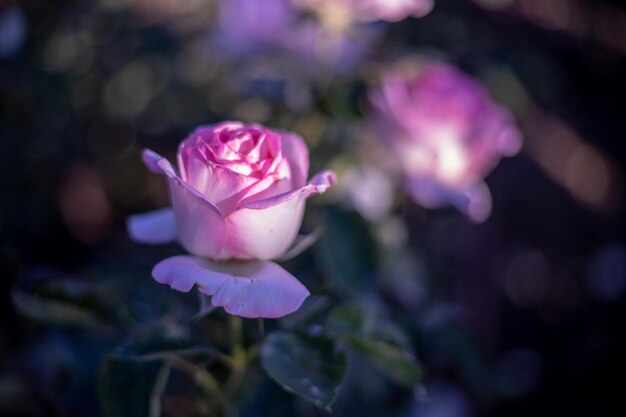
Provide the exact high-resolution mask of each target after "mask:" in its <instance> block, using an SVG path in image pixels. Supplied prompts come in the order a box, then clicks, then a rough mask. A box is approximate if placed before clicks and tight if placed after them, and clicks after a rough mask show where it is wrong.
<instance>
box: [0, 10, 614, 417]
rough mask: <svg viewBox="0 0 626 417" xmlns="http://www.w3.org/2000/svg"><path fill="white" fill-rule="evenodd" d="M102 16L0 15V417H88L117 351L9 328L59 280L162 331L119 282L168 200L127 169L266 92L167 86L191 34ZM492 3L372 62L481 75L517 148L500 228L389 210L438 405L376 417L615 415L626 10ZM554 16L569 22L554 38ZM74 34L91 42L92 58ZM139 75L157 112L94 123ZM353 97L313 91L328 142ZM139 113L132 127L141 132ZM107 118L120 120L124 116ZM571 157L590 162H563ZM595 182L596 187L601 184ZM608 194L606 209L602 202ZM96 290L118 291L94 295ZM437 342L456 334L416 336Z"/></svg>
mask: <svg viewBox="0 0 626 417" xmlns="http://www.w3.org/2000/svg"><path fill="white" fill-rule="evenodd" d="M96 3H97V2H90V1H44V0H39V1H24V2H19V3H15V2H7V1H4V2H0V13H1V12H2V11H3V10H9V9H10V8H12V7H16V6H15V5H16V4H19V6H18V7H19V8H20V10H21V11H22V12H23V16H24V18H25V26H26V35H25V39H24V43H23V45H22V46H21V48H19V50H18V51H16V52H15V53H13V54H11V55H10V56H4V57H0V170H1V171H0V172H1V175H0V297H2V300H0V414H2V415H67V416H90V415H94V416H96V415H101V414H100V411H98V408H97V406H96V404H97V401H98V400H97V390H96V382H95V380H96V375H97V372H98V362H99V358H100V357H101V355H102V354H103V353H104V352H105V351H106V350H108V349H109V348H110V346H112V344H114V343H115V342H116V340H118V339H119V335H117V334H115V333H114V332H113V333H111V332H104V333H97V332H93V331H85V330H82V329H81V328H80V327H79V328H70V329H69V330H68V329H67V328H66V327H64V326H59V325H52V326H47V325H41V324H39V322H38V321H37V320H33V318H32V317H26V316H25V315H24V314H23V313H19V312H18V309H17V308H16V307H15V298H14V297H15V296H14V294H15V291H16V290H18V291H20V292H28V291H31V290H33V289H35V288H39V286H40V285H41V283H42V282H52V281H54V280H61V281H63V282H65V281H68V280H69V281H71V285H72V287H71V288H72V291H76V292H78V293H80V294H86V295H85V297H87V298H86V300H87V301H86V302H87V303H89V302H90V301H89V297H90V296H91V294H92V293H91V292H90V291H96V290H93V288H91V287H89V286H90V285H92V284H93V283H94V282H97V283H98V287H97V288H98V289H97V291H99V294H100V296H101V295H102V294H107V295H109V296H111V297H113V298H114V299H115V300H116V302H117V303H119V304H125V303H127V302H129V301H128V297H131V296H132V297H133V298H132V299H133V300H135V301H134V302H136V303H137V305H134V306H133V307H132V308H131V307H129V310H132V311H131V312H129V313H128V315H129V316H133V315H135V316H139V315H140V316H142V317H143V318H144V319H146V318H149V317H157V316H158V315H159V314H160V313H159V311H162V310H159V308H157V307H155V306H150V305H149V304H150V302H151V301H152V300H154V299H155V298H153V296H152V295H149V294H151V293H143V292H142V291H140V290H138V289H137V288H135V287H134V284H133V280H144V281H148V271H149V269H150V266H151V265H152V264H153V263H154V261H156V260H158V259H160V258H162V257H163V254H167V253H171V252H172V251H176V249H173V248H171V247H170V248H165V249H153V248H145V247H137V245H134V244H132V243H131V242H130V241H129V240H128V238H127V237H126V234H125V228H124V224H125V217H126V216H127V215H128V214H130V213H135V212H141V211H146V210H149V209H152V208H155V207H160V206H162V205H164V204H165V203H166V201H167V197H166V194H165V189H164V187H163V184H161V182H160V181H159V179H158V178H152V177H150V175H149V174H148V173H147V172H145V170H144V169H143V167H142V166H141V164H140V161H139V157H138V155H139V150H140V149H141V148H142V147H151V148H154V149H157V150H159V151H161V152H165V153H167V154H168V156H171V155H172V154H173V152H174V151H175V147H176V144H177V143H178V142H179V141H180V140H181V138H183V137H184V136H185V134H186V133H187V132H189V131H190V130H191V129H193V127H194V126H196V125H198V124H200V123H210V122H215V121H217V120H222V119H233V118H245V117H246V115H248V113H246V111H247V110H246V109H247V108H244V109H243V110H242V109H241V108H238V106H239V105H240V103H244V102H245V103H249V100H250V97H255V96H257V95H258V96H260V97H262V98H263V99H264V100H265V99H267V97H266V96H264V95H263V94H262V93H263V92H262V91H261V92H259V91H252V92H249V91H248V92H241V91H235V92H227V93H223V92H219V91H218V92H215V93H214V92H213V91H215V90H216V89H219V85H220V84H223V83H224V80H226V81H228V80H227V78H225V77H228V71H226V72H224V71H222V72H220V70H216V72H214V73H213V74H214V75H213V76H212V78H211V77H209V78H208V79H207V80H206V81H202V82H200V83H195V84H194V83H186V82H184V81H180V79H177V78H176V77H175V76H173V75H172V74H171V73H170V72H171V71H173V70H172V68H173V66H172V67H171V68H170V69H167V68H166V67H167V66H164V65H163V63H164V62H165V63H168V62H169V63H172V62H174V60H175V57H176V56H177V54H178V53H179V51H180V50H181V48H183V47H184V46H185V45H186V42H188V41H189V39H191V38H192V35H193V33H194V32H193V31H190V32H185V31H182V32H177V31H172V30H171V27H168V20H167V18H162V17H158V18H156V17H149V16H148V17H146V16H144V15H142V14H141V13H138V12H135V11H133V10H130V9H122V10H119V11H116V12H110V11H104V10H102V9H100V8H99V7H98V6H97V4H96ZM482 3H483V4H487V3H488V2H487V1H483V2H482ZM491 3H494V4H495V3H503V4H504V3H514V4H513V5H512V6H507V7H505V8H503V9H502V10H493V9H490V8H485V7H481V6H480V5H478V4H477V3H473V2H470V1H462V0H457V1H452V0H449V1H444V0H441V1H438V2H437V5H436V8H435V11H434V12H433V13H431V14H430V15H429V16H427V17H425V18H423V19H408V20H405V21H403V22H400V23H396V24H392V25H389V27H388V28H387V29H386V33H385V38H384V40H383V44H384V45H387V47H386V48H384V47H380V48H379V49H377V50H376V51H375V52H374V53H373V58H372V59H375V60H384V59H389V58H393V57H394V56H397V55H401V54H403V53H405V52H414V51H426V52H427V53H431V54H435V55H436V56H443V57H445V58H446V59H447V60H449V61H451V62H453V63H455V64H456V65H458V66H459V67H460V68H462V69H464V70H465V71H467V72H469V73H471V74H474V75H475V76H476V77H478V78H480V79H481V80H483V81H484V82H485V83H486V85H487V86H488V87H489V88H490V90H491V91H492V93H493V95H494V96H495V97H496V98H497V99H498V100H500V101H501V102H503V103H504V104H507V105H509V106H510V107H511V109H512V110H513V111H514V113H515V115H516V116H517V118H518V120H519V123H520V126H521V129H522V131H523V134H524V136H525V139H526V146H525V148H524V150H523V151H522V153H521V154H520V155H519V156H516V157H514V158H509V159H507V160H504V161H503V162H502V163H501V164H500V165H499V166H498V168H497V169H496V170H495V171H494V172H493V174H492V175H491V176H490V177H489V178H488V179H487V182H488V184H489V186H490V188H491V190H492V193H493V195H494V212H493V214H492V216H491V218H490V219H489V220H488V221H487V222H485V223H484V224H481V225H474V224H470V223H469V222H467V220H465V219H464V218H463V217H462V216H461V215H459V214H457V213H455V212H454V211H452V210H438V211H431V212H426V211H424V210H420V209H418V208H416V207H415V206H414V205H412V204H410V203H404V205H403V207H402V208H401V212H400V213H401V215H402V217H403V219H404V222H405V225H406V227H407V230H408V231H409V234H408V236H409V238H408V242H407V243H406V247H405V250H406V251H407V252H408V253H415V254H418V255H416V256H418V257H419V260H420V262H421V263H422V264H423V265H424V269H425V270H426V271H428V272H427V274H428V277H429V278H428V279H427V280H426V281H427V282H428V285H427V287H428V294H429V295H428V297H426V299H425V300H422V301H420V303H421V304H420V306H419V308H415V309H412V308H405V307H397V306H394V303H396V302H397V300H395V299H394V297H393V296H388V302H389V304H390V305H391V307H390V309H391V310H392V311H393V312H394V313H393V314H395V315H396V316H397V317H398V318H399V319H400V320H401V321H402V322H403V323H404V324H405V326H406V327H407V328H408V329H410V331H411V332H412V338H413V339H414V340H415V343H416V346H417V348H418V356H419V357H420V359H421V360H422V362H423V363H424V364H425V369H426V375H427V377H426V380H425V389H426V390H427V391H428V392H432V393H435V394H436V395H437V398H440V399H442V400H441V401H431V402H428V401H426V402H422V403H420V402H419V401H418V402H416V403H415V404H413V403H411V402H410V401H409V402H407V400H406V399H404V400H402V401H399V400H398V401H394V400H393V399H392V400H386V401H387V402H384V401H383V402H381V404H379V405H378V406H377V407H380V408H375V407H374V408H372V410H389V412H390V413H391V412H392V411H391V410H393V412H394V413H396V414H397V415H419V416H421V415H425V416H435V415H442V416H465V415H478V416H482V415H484V416H507V417H508V416H528V415H533V416H556V415H567V416H621V415H626V407H625V401H624V389H625V388H626V386H625V384H624V379H623V375H625V374H626V366H625V364H626V361H625V360H624V352H625V351H626V337H625V332H624V324H625V323H624V318H625V317H626V311H625V310H626V300H625V294H626V243H625V239H626V235H625V232H626V230H625V222H624V215H625V210H624V201H623V192H624V182H623V173H624V167H625V166H626V160H625V158H626V152H625V146H626V145H625V144H626V141H625V140H624V139H625V138H626V114H625V113H624V112H625V110H624V109H626V77H625V76H624V75H625V74H626V9H624V5H623V4H621V3H620V2H617V1H615V2H608V1H587V2H583V1H579V2H576V1H571V2H567V1H541V0H535V1H532V0H529V1H521V0H520V1H517V2H495V1H494V2H491ZM563 4H565V5H566V6H563ZM505 6H506V4H505ZM563 7H565V9H564V8H563ZM563 10H566V11H567V13H568V14H566V16H570V18H569V20H568V19H565V20H563V19H561V18H559V16H563V14H562V13H565V12H563ZM554 16H556V17H554ZM563 22H565V23H563ZM567 22H569V23H567ZM572 22H575V23H572ZM67 33H73V34H74V35H73V36H75V38H71V40H70V41H69V43H67V44H65V45H64V46H63V47H61V48H60V49H59V50H60V51H61V52H58V51H59V50H55V49H54V47H53V46H51V44H53V42H61V41H58V39H59V38H55V36H59V34H61V35H63V34H67ZM83 33H90V34H91V35H90V36H92V40H91V41H90V42H89V43H87V44H81V42H83V40H81V39H82V38H81V37H80V36H83V35H81V34H83ZM190 33H191V34H190ZM76 34H78V35H76ZM0 36H1V35H0ZM55 39H57V40H56V41H55ZM62 39H67V38H62ZM72 48H74V49H72ZM51 51H52V52H51ZM55 51H56V52H55ZM55 53H56V55H55ZM134 59H141V60H144V61H143V62H145V63H147V65H148V67H149V68H151V69H153V70H154V71H155V72H154V73H153V74H152V77H153V84H152V88H153V90H154V89H158V94H153V96H152V98H151V99H149V100H148V102H147V104H145V103H142V102H141V97H139V98H137V97H138V96H133V97H126V98H124V97H123V98H122V99H126V100H127V101H129V102H130V104H128V106H127V108H125V107H124V106H122V110H119V106H118V107H116V106H115V105H113V106H110V105H108V104H107V100H108V99H107V94H109V95H111V94H112V95H114V94H115V91H113V92H110V91H111V89H112V88H113V89H114V88H115V87H110V86H109V87H107V86H108V85H109V84H108V83H110V82H111V80H112V79H113V78H114V77H115V76H116V74H118V71H119V70H120V68H122V67H124V66H125V65H127V64H128V63H129V62H131V63H132V61H133V60H134ZM239 64H241V63H239ZM142 68H143V67H142ZM163 68H164V69H163ZM135 69H136V68H135ZM132 71H133V70H132V69H131V72H132ZM168 71H169V72H168ZM139 73H140V74H141V72H140V70H139ZM350 77H351V76H349V75H348V76H344V79H339V80H335V81H333V82H334V83H335V84H334V85H335V86H336V87H337V88H335V89H329V90H323V89H321V87H319V85H314V87H313V91H314V94H313V96H314V97H315V98H316V100H314V104H313V109H307V110H306V111H308V112H320V113H322V114H323V115H324V117H326V118H328V119H329V120H331V121H334V122H335V123H337V124H339V125H341V124H342V123H345V124H348V123H352V121H353V119H356V120H358V119H359V117H360V116H359V115H358V107H359V105H358V102H359V100H360V98H359V97H360V93H359V92H360V91H361V89H362V82H361V81H354V79H358V76H355V77H354V79H351V78H350ZM226 83H227V82H226ZM313 84H315V82H313ZM355 84H356V85H357V87H356V89H355V90H354V91H356V93H354V94H355V98H354V99H353V100H352V101H350V102H349V103H348V106H350V105H352V106H354V108H355V109H357V110H355V114H356V115H355V116H346V115H345V113H343V112H341V111H337V110H335V109H334V108H333V106H329V105H328V102H332V101H333V100H334V99H333V97H332V94H333V93H332V92H329V91H331V90H332V91H335V92H336V94H337V95H342V94H343V95H345V94H346V93H345V92H346V91H348V93H347V94H348V95H349V94H352V92H353V90H352V89H353V88H354V85H355ZM155 86H156V87H155ZM257 87H258V86H257ZM107 88H109V90H107ZM342 89H344V90H342ZM107 91H109V92H108V93H107ZM153 92H154V91H153ZM211 94H214V95H215V96H211ZM220 94H222V95H220ZM343 95H342V97H343ZM207 97H208V98H207ZM328 97H330V98H328ZM114 99H119V97H118V98H116V97H115V96H114ZM133 100H139V102H133ZM338 100H339V99H338ZM268 101H270V102H271V100H269V99H268ZM215 102H217V103H218V104H219V105H217V106H216V105H214V104H212V103H215ZM114 104H115V103H114ZM134 106H135V107H134ZM137 106H139V107H141V106H143V110H141V111H139V112H135V109H136V108H137ZM270 108H271V109H272V111H273V112H274V113H272V114H276V113H277V112H282V114H283V116H281V117H278V116H274V115H270V116H267V117H266V118H265V120H259V121H261V122H263V123H266V124H268V125H276V126H278V127H283V128H291V127H293V124H291V122H290V120H294V119H295V118H297V116H299V114H298V112H299V111H294V110H289V109H284V108H282V107H281V105H280V104H276V103H274V102H271V103H270ZM115 109H117V110H119V111H122V112H124V111H125V110H124V109H127V110H128V109H130V110H128V112H129V113H128V114H122V115H121V116H120V114H118V113H116V111H117V110H115ZM129 114H130V115H129ZM242 114H243V115H244V117H241V115H242ZM247 117H248V118H250V119H254V118H255V116H254V114H250V115H248V116H247ZM323 140H324V139H323ZM581 144H584V146H586V147H583V148H580V149H583V151H585V150H586V151H588V150H589V149H591V150H592V151H590V152H591V155H592V156H589V153H584V152H583V153H582V155H583V156H581V157H580V158H582V159H580V158H579V159H578V160H576V159H575V160H571V159H568V155H570V156H571V154H568V152H571V150H572V148H575V147H576V146H581ZM335 145H336V144H335ZM335 145H333V146H335ZM339 148H340V149H343V148H341V146H339ZM324 149H325V148H324V146H320V147H319V148H318V150H317V151H314V156H315V158H316V160H315V161H314V165H315V164H317V165H318V166H323V165H325V164H326V163H328V161H330V160H331V159H332V155H328V154H325V153H324ZM581 152H582V151H581ZM546 155H548V156H546ZM598 158H599V159H598ZM581 161H582V162H581ZM598 161H600V162H598ZM568 164H569V165H568ZM594 164H595V165H594ZM598 166H600V167H601V169H600V171H601V172H604V177H602V178H604V180H603V181H600V182H597V181H594V178H596V177H597V172H598ZM546 167H547V168H546ZM550 167H552V168H554V169H553V170H551V169H550ZM603 184H604V186H606V192H604V193H602V192H600V194H598V193H596V191H597V188H598V187H601V186H602V185H603ZM607 184H608V185H607ZM598 195H599V197H598ZM307 262H312V263H314V262H315V260H314V259H313V260H311V257H310V256H309V257H305V258H304V260H302V261H301V262H300V266H299V268H303V269H306V267H307V266H306V265H307ZM302 265H304V266H302ZM111 277H113V278H111ZM108 278H111V280H109V282H114V283H119V286H117V285H118V284H109V285H108V286H107V284H106V283H107V279H108ZM145 284H146V285H148V286H154V287H156V284H152V283H151V282H148V283H145ZM87 287H89V288H90V289H89V290H85V288H87ZM103 288H104V289H103ZM151 288H152V287H151ZM81 291H83V292H81ZM151 291H155V292H156V293H158V297H161V298H158V297H157V299H158V300H160V301H159V303H160V304H158V305H159V306H161V305H163V303H167V301H162V299H163V298H167V295H168V292H167V291H161V289H160V288H153V289H152V290H151ZM136 300H139V301H136ZM33 308H35V307H33ZM103 314H106V313H103ZM438 320H439V321H441V320H443V321H445V322H446V323H452V324H451V325H450V326H448V327H443V328H438V327H437V326H436V325H434V324H429V323H431V322H433V323H438ZM442 329H443V330H442ZM350 392H351V391H350V389H346V393H345V394H346V396H347V397H350V395H349V393H350ZM268 398H270V397H268ZM279 398H282V397H279ZM350 401H354V402H359V399H358V398H351V399H350V398H346V399H344V400H342V402H340V404H339V405H338V413H339V414H340V415H343V414H342V413H346V414H347V413H348V411H349V410H351V408H350V407H351V406H350V404H351V402H350ZM411 404H413V405H411ZM396 414H394V415H396ZM364 415H365V414H364ZM372 415H376V414H372ZM378 415H380V414H378ZM390 415H391V414H390Z"/></svg>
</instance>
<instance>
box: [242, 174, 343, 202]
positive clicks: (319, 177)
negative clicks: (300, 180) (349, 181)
mask: <svg viewBox="0 0 626 417" xmlns="http://www.w3.org/2000/svg"><path fill="white" fill-rule="evenodd" d="M335 182H337V176H336V175H335V173H334V172H332V171H330V170H326V171H322V172H319V173H317V174H316V175H315V176H314V177H313V178H311V181H310V182H309V183H308V184H307V185H305V186H303V187H300V188H298V189H297V190H293V191H289V192H287V193H283V194H279V195H277V196H274V197H270V198H266V199H263V200H258V201H252V202H249V203H244V204H243V205H241V206H239V210H241V209H251V210H265V209H267V208H270V207H273V206H276V205H279V204H282V203H285V202H286V201H289V200H291V199H292V198H294V197H296V196H298V197H304V198H307V197H309V196H310V195H311V194H323V193H325V192H326V190H328V189H329V188H330V187H332V186H333V185H334V184H335Z"/></svg>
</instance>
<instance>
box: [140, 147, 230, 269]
mask: <svg viewBox="0 0 626 417" xmlns="http://www.w3.org/2000/svg"><path fill="white" fill-rule="evenodd" d="M157 158H160V159H158V160H157ZM146 160H148V161H149V162H147V164H149V167H150V168H151V169H152V168H153V167H154V166H156V167H158V168H159V170H160V171H159V172H161V173H164V174H165V175H167V177H168V179H169V187H170V197H171V200H172V207H173V208H174V214H175V219H176V229H177V232H178V239H179V240H180V243H181V244H182V245H183V246H184V247H185V249H187V250H188V251H189V252H191V253H193V254H194V255H199V256H206V257H209V258H212V259H219V258H223V257H225V256H226V255H225V253H224V251H223V249H224V243H225V241H226V223H225V221H224V218H223V217H222V214H221V213H220V211H219V209H218V208H217V207H215V205H214V204H213V203H211V202H210V201H209V200H207V198H206V197H205V196H204V195H202V194H201V193H200V192H199V191H198V190H196V189H195V188H193V187H192V186H191V185H189V184H188V183H186V182H185V181H183V180H182V178H180V177H179V176H178V175H177V174H176V171H174V168H173V167H172V164H170V163H169V161H168V160H167V159H165V158H163V157H161V156H159V155H158V154H156V153H155V152H152V151H150V150H145V151H144V161H146Z"/></svg>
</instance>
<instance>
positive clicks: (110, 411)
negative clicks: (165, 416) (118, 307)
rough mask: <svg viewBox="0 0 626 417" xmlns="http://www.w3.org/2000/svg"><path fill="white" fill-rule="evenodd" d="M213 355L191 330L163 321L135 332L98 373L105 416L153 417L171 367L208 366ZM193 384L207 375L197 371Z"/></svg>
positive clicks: (108, 358) (108, 356)
mask: <svg viewBox="0 0 626 417" xmlns="http://www.w3.org/2000/svg"><path fill="white" fill-rule="evenodd" d="M214 354H215V350H214V349H213V347H211V346H209V345H208V344H207V343H206V342H205V341H203V339H202V338H201V337H200V335H198V334H196V333H195V332H194V331H193V329H192V328H189V327H186V326H182V325H179V324H177V323H172V322H162V323H157V324H154V325H151V326H149V327H147V328H144V329H141V330H139V331H137V332H135V333H134V334H133V335H132V337H130V338H129V339H128V340H126V341H125V342H124V343H123V344H122V345H120V346H119V347H117V348H116V349H115V350H114V351H113V352H112V353H111V354H109V355H107V356H106V357H105V359H104V362H103V364H102V368H101V372H100V381H99V390H100V398H101V401H102V408H103V410H104V412H105V415H106V416H108V417H131V416H147V415H152V412H153V411H154V409H155V407H160V405H159V404H160V402H159V401H160V396H161V393H162V391H163V390H164V388H165V384H166V382H167V378H168V377H169V370H170V367H171V366H172V365H175V367H180V366H181V365H182V367H183V370H186V369H189V368H193V367H194V366H195V365H194V364H193V363H192V362H188V361H187V360H183V359H182V358H183V357H185V358H186V359H188V360H191V359H193V360H194V361H196V362H203V363H207V362H208V361H209V360H211V359H212V357H213V356H214ZM197 369H198V370H199V371H198V372H197V378H196V379H197V380H196V383H198V384H199V385H202V384H203V383H206V384H211V383H212V381H209V382H206V381H202V380H200V378H202V377H203V376H204V375H206V374H207V373H206V372H205V371H204V370H203V369H202V368H200V367H198V368H197Z"/></svg>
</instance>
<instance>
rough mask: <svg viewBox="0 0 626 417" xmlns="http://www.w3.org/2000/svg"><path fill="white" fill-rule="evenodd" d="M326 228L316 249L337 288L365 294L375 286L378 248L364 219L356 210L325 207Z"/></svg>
mask: <svg viewBox="0 0 626 417" xmlns="http://www.w3.org/2000/svg"><path fill="white" fill-rule="evenodd" d="M324 220H325V229H324V234H323V235H322V237H321V238H320V241H319V243H318V244H317V245H315V249H316V253H317V255H318V257H319V259H320V260H321V262H322V264H323V266H324V269H325V270H326V271H328V273H329V275H330V277H329V278H330V279H331V281H332V282H333V283H336V284H337V287H338V288H337V289H339V290H341V291H343V292H347V293H348V294H363V293H367V292H371V291H373V290H374V289H375V288H376V280H375V278H376V276H375V271H376V263H377V262H376V261H377V250H376V244H375V242H374V239H373V238H372V236H371V233H370V230H369V227H368V225H367V223H366V222H365V220H363V218H361V217H360V216H359V215H358V214H356V213H353V212H346V211H341V210H338V209H336V208H329V209H327V210H325V216H324Z"/></svg>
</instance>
